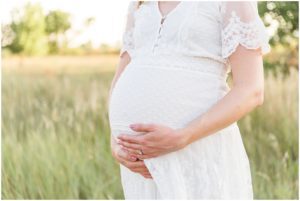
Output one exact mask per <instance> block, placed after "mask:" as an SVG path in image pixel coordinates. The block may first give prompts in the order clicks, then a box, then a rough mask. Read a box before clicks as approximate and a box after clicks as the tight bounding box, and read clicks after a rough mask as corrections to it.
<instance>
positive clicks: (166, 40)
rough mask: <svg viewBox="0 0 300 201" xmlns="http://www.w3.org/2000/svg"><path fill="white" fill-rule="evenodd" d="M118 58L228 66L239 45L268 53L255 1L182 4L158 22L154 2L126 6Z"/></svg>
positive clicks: (134, 2) (265, 33) (184, 2)
mask: <svg viewBox="0 0 300 201" xmlns="http://www.w3.org/2000/svg"><path fill="white" fill-rule="evenodd" d="M127 14H128V15H127V24H126V28H125V30H124V33H123V39H122V48H121V52H120V55H122V54H123V53H124V52H125V51H127V52H128V53H129V55H130V56H131V58H134V57H138V56H147V55H148V56H153V55H160V56H161V55H173V56H176V55H179V56H191V57H205V58H210V59H213V60H216V61H219V62H221V63H224V64H225V63H227V59H228V57H229V56H230V55H231V54H232V53H233V52H234V51H235V49H236V47H237V46H238V45H239V44H241V45H243V46H244V47H246V48H248V49H257V48H261V53H262V54H265V53H267V52H269V51H270V46H269V43H268V41H269V37H268V35H267V32H266V30H265V26H264V24H263V22H262V20H261V19H260V16H259V14H258V10H257V3H256V2H217V1H209V2H202V1H201V2H197V1H181V2H180V3H179V4H178V5H177V6H176V7H175V8H174V9H173V10H171V11H170V12H169V13H168V14H167V15H166V17H165V18H164V20H163V23H161V21H162V18H163V17H164V16H162V14H161V12H160V10H159V7H158V2H157V1H145V2H144V3H143V4H142V5H140V6H139V7H138V5H137V1H132V2H130V4H129V6H128V13H127Z"/></svg>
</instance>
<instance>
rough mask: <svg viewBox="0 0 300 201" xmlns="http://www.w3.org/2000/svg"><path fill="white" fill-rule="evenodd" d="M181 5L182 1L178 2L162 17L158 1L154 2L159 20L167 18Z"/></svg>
mask: <svg viewBox="0 0 300 201" xmlns="http://www.w3.org/2000/svg"><path fill="white" fill-rule="evenodd" d="M182 3H183V1H180V2H179V3H178V4H177V5H176V6H175V7H174V8H173V9H172V10H170V11H169V12H168V13H167V14H165V15H163V14H162V12H161V10H160V8H159V1H155V5H156V10H157V11H158V13H159V16H160V18H166V17H167V16H170V15H172V13H174V12H175V11H176V10H178V8H179V7H180V6H181V4H182Z"/></svg>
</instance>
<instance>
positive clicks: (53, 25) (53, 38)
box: [45, 10, 71, 53]
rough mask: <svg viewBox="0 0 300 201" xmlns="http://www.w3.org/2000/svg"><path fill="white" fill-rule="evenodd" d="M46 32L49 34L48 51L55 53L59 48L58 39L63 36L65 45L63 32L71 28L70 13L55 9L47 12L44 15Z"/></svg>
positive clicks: (65, 40) (64, 39) (64, 40)
mask: <svg viewBox="0 0 300 201" xmlns="http://www.w3.org/2000/svg"><path fill="white" fill-rule="evenodd" d="M45 22H46V25H47V26H46V33H47V34H48V36H49V52H50V53H57V52H58V50H59V45H60V44H59V42H60V41H59V39H60V38H63V41H62V42H63V43H65V44H64V45H65V46H67V39H66V37H65V32H66V31H67V30H68V29H70V28H71V23H70V14H69V13H66V12H63V11H60V10H55V11H51V12H49V13H48V15H47V16H46V17H45Z"/></svg>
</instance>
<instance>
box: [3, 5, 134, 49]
mask: <svg viewBox="0 0 300 201" xmlns="http://www.w3.org/2000/svg"><path fill="white" fill-rule="evenodd" d="M28 2H31V3H34V4H40V5H41V7H42V9H43V11H44V13H45V14H47V13H49V12H50V11H54V10H61V11H64V12H66V13H69V14H70V23H71V25H72V27H71V28H70V29H69V30H67V31H66V35H67V37H68V38H70V40H71V39H72V40H71V41H70V46H71V47H76V46H78V45H81V44H85V43H88V42H89V41H90V42H91V43H92V45H93V47H94V48H96V47H99V46H100V45H101V44H109V45H119V44H120V39H121V34H122V30H123V29H124V24H125V16H126V10H127V6H128V2H129V1H128V0H122V1H96V0H86V1H84V3H82V2H83V1H76V2H74V1H70V0H51V1H46V0H31V1H27V0H10V1H5V3H2V4H3V6H1V18H2V23H9V22H11V21H12V12H13V10H15V9H17V8H19V9H20V8H22V7H23V6H24V5H25V4H27V3H28ZM89 19H92V22H90V24H88V20H89Z"/></svg>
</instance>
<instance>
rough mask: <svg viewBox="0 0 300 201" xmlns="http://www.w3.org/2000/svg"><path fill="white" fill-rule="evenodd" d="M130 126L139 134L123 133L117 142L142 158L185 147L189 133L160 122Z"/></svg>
mask: <svg viewBox="0 0 300 201" xmlns="http://www.w3.org/2000/svg"><path fill="white" fill-rule="evenodd" d="M130 128H131V129H132V130H134V131H136V132H143V134H139V135H128V134H126V133H124V134H123V133H122V134H121V135H119V136H118V141H117V143H118V144H119V145H122V146H123V147H124V149H125V150H126V151H128V152H129V153H130V154H131V155H132V156H134V157H137V158H139V159H140V160H143V159H147V158H153V157H157V156H160V155H163V154H167V153H170V152H173V151H177V150H179V149H182V148H184V147H185V146H186V145H187V142H188V139H187V135H184V134H182V133H181V132H179V129H177V130H175V129H172V128H170V127H168V126H164V125H160V124H131V125H130Z"/></svg>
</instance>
